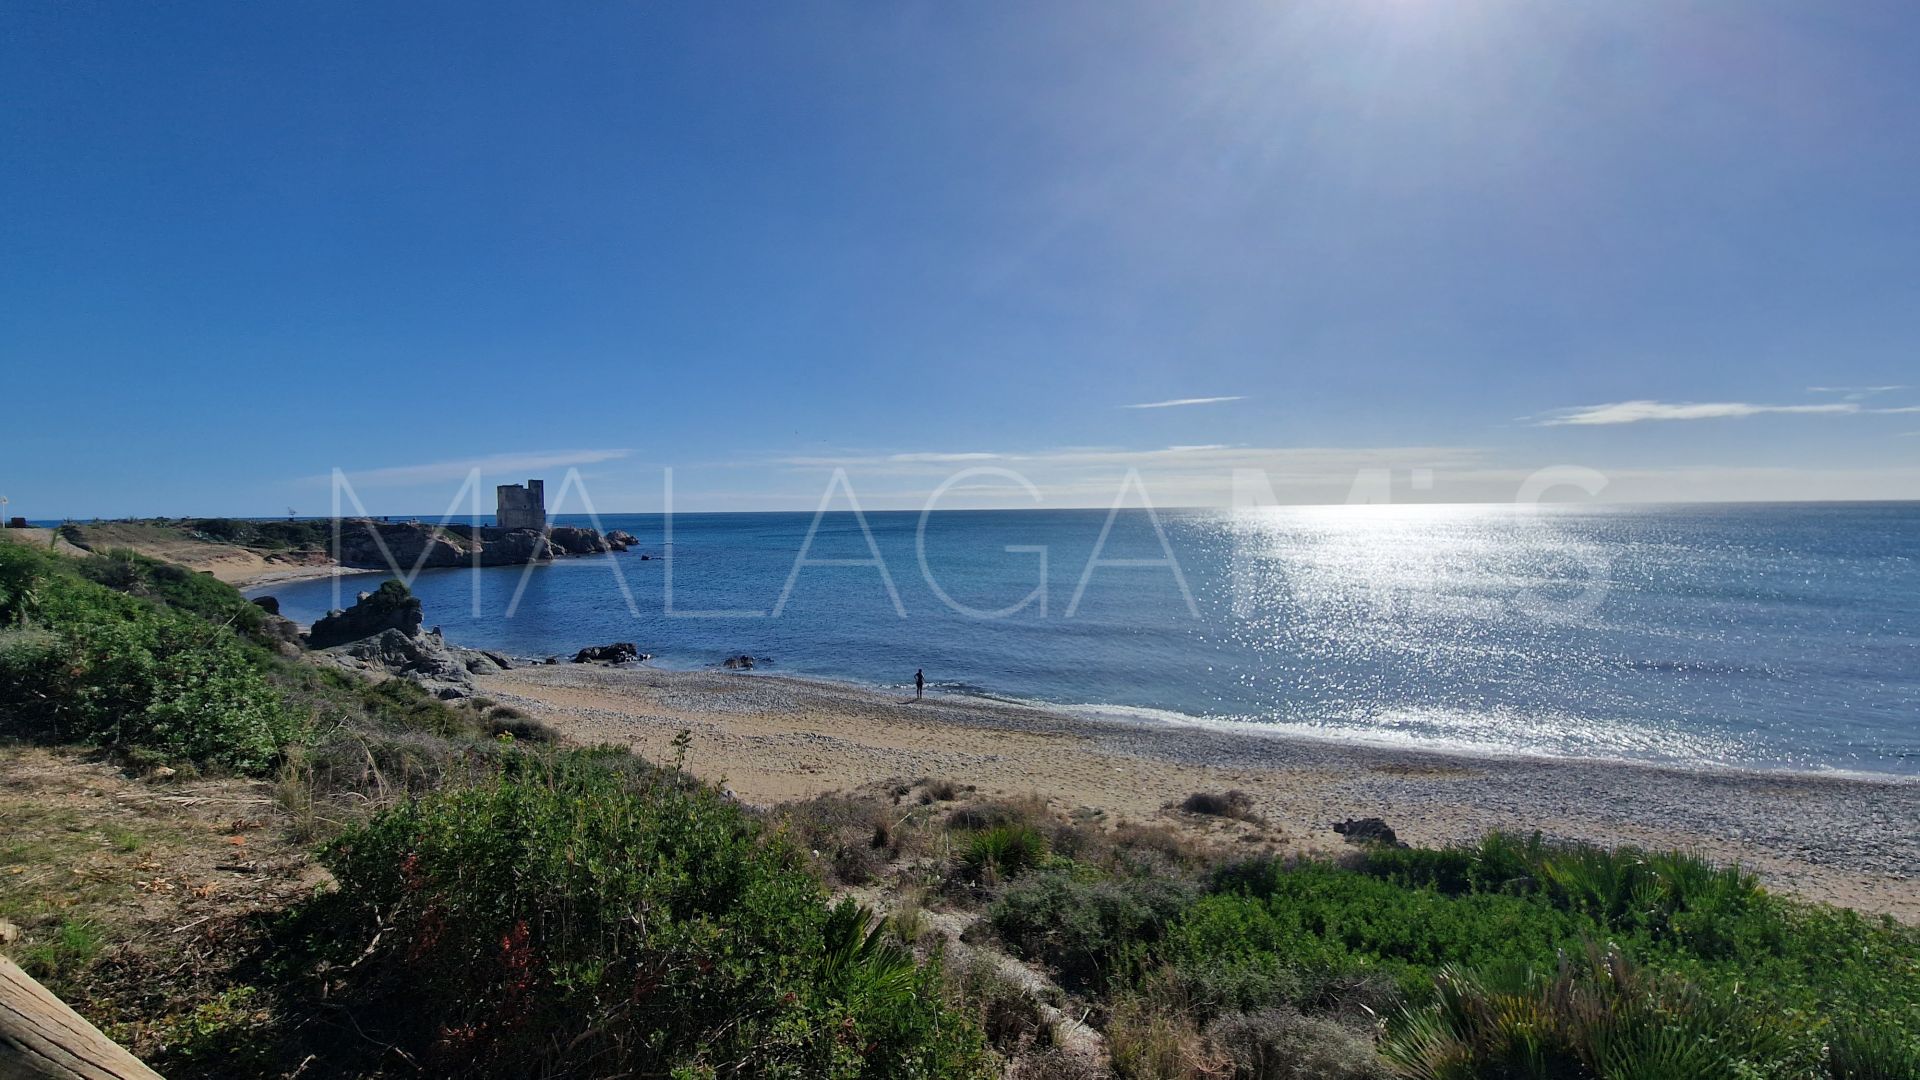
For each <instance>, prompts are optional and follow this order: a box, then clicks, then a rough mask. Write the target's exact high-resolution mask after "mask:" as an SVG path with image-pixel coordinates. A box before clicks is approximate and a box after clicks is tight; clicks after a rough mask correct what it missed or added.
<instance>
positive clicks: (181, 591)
mask: <svg viewBox="0 0 1920 1080" xmlns="http://www.w3.org/2000/svg"><path fill="white" fill-rule="evenodd" d="M74 568H75V569H76V570H78V571H79V573H80V575H81V576H82V577H84V578H86V579H87V580H89V581H92V582H95V583H97V584H100V585H105V586H106V587H107V588H109V589H112V590H114V591H115V592H119V593H125V594H126V595H128V596H137V597H141V598H144V599H149V600H153V601H156V602H158V603H159V604H161V605H163V606H165V607H170V608H172V609H174V610H175V611H179V612H184V613H186V614H189V615H198V616H200V617H201V618H203V619H206V620H207V621H209V622H213V623H219V624H222V625H227V626H232V627H233V628H235V629H236V630H239V631H241V632H243V633H251V632H253V631H256V630H258V629H260V627H261V625H262V624H263V623H264V622H265V621H266V613H265V612H264V611H262V610H260V608H259V606H258V605H256V604H254V603H252V602H251V601H249V600H247V598H246V597H244V596H242V595H240V591H239V590H238V589H235V588H234V587H233V586H231V585H228V584H227V583H226V582H224V581H221V580H219V579H217V578H215V577H214V576H213V575H211V574H202V573H199V572H198V571H194V570H189V569H187V568H186V567H184V566H178V565H175V564H174V563H169V562H162V561H160V560H159V559H153V558H149V557H147V556H145V555H141V554H138V553H136V552H132V551H126V550H122V549H115V550H112V551H108V552H105V553H103V554H96V555H94V556H93V557H92V558H88V559H81V560H78V561H77V562H76V563H75V564H74Z"/></svg>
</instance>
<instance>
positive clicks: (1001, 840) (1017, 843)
mask: <svg viewBox="0 0 1920 1080" xmlns="http://www.w3.org/2000/svg"><path fill="white" fill-rule="evenodd" d="M1046 857H1047V838H1046V837H1044V836H1042V835H1040V830H1038V829H1036V828H1034V827H1033V826H1031V825H994V826H992V827H990V828H986V829H982V830H981V831H979V832H977V833H974V834H973V835H972V836H970V837H968V838H967V846H966V848H965V850H964V851H962V853H961V856H960V861H961V865H963V866H964V867H965V868H966V871H967V873H968V875H969V876H971V877H972V878H973V879H974V880H975V881H978V882H982V883H984V884H989V885H990V884H994V883H996V882H1000V881H1004V880H1006V879H1007V878H1011V877H1017V876H1019V875H1020V874H1023V873H1025V872H1026V871H1028V870H1031V869H1033V868H1034V867H1036V866H1039V865H1040V861H1041V860H1042V859H1045V858H1046Z"/></svg>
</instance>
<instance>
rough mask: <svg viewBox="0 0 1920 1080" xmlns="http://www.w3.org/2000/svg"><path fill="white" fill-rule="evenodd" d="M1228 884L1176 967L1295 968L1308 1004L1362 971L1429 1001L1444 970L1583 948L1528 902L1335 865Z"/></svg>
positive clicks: (1190, 932)
mask: <svg viewBox="0 0 1920 1080" xmlns="http://www.w3.org/2000/svg"><path fill="white" fill-rule="evenodd" d="M1260 866H1264V871H1262V870H1260V869H1259V867H1260ZM1223 880H1234V881H1235V883H1236V885H1237V890H1236V891H1230V892H1222V893H1216V894H1215V895H1212V896H1208V897H1206V898H1204V899H1202V900H1200V901H1199V902H1197V903H1196V904H1194V905H1193V907H1192V908H1190V909H1189V910H1188V911H1187V912H1186V915H1185V917H1184V918H1183V919H1181V920H1180V921H1179V922H1178V923H1177V924H1176V925H1175V926H1174V927H1173V929H1172V932H1171V933H1170V934H1169V936H1168V940H1167V946H1166V956H1167V958H1168V959H1169V960H1170V961H1172V962H1173V964H1174V965H1175V966H1176V967H1177V968H1179V969H1180V970H1181V971H1182V973H1183V974H1190V975H1193V976H1195V977H1206V978H1209V979H1212V980H1214V981H1216V982H1220V983H1223V984H1224V983H1233V982H1235V981H1236V980H1244V981H1246V982H1247V983H1248V984H1249V986H1250V987H1258V986H1261V985H1271V986H1284V985H1285V982H1286V980H1285V977H1284V976H1285V973H1286V971H1287V970H1290V971H1291V973H1292V974H1293V975H1294V976H1295V977H1296V978H1297V979H1298V980H1299V982H1300V985H1301V986H1302V992H1303V993H1305V994H1306V995H1307V996H1308V997H1309V998H1311V997H1312V996H1314V994H1315V992H1316V988H1317V987H1318V986H1320V985H1323V984H1325V983H1327V982H1328V981H1329V980H1331V979H1333V978H1334V977H1336V976H1339V975H1342V974H1345V973H1348V972H1352V971H1355V970H1375V971H1379V972H1381V973H1383V974H1386V975H1388V976H1390V977H1391V978H1393V979H1394V980H1395V981H1396V982H1397V983H1399V984H1400V986H1401V987H1402V989H1403V990H1406V991H1408V992H1411V993H1418V992H1420V991H1421V990H1422V989H1424V988H1425V987H1426V986H1427V984H1428V983H1429V981H1430V978H1431V975H1432V972H1433V970H1434V969H1435V968H1437V967H1439V966H1440V965H1442V964H1485V963H1492V962H1498V961H1502V960H1515V961H1521V960H1527V959H1532V958H1538V957H1542V956H1552V955H1554V953H1555V951H1556V950H1557V949H1561V948H1566V947H1577V946H1578V945H1579V944H1580V942H1581V941H1582V931H1583V929H1584V928H1585V926H1584V924H1583V923H1582V922H1581V921H1580V920H1578V919H1576V918H1574V917H1572V916H1570V915H1568V914H1567V913H1565V912H1561V911H1557V910H1555V909H1553V908H1551V907H1547V906H1545V905H1542V904H1538V903H1535V902H1532V901H1530V900H1529V899H1527V898H1524V897H1517V896H1506V895H1501V894H1493V893H1482V894H1467V895H1463V896H1457V897H1456V896H1447V895H1444V894H1442V893H1439V892H1436V891H1434V890H1431V889H1419V888H1408V887H1405V886H1401V885H1396V884H1393V883H1391V882H1387V881H1382V880H1380V879H1377V878H1373V877H1369V876H1367V875H1364V874H1358V873H1354V872H1352V871H1348V870H1344V869H1341V868H1339V867H1336V866H1332V865H1329V864H1326V863H1318V862H1305V863H1300V864H1298V865H1291V866H1290V865H1287V864H1284V863H1278V862H1267V863H1264V864H1254V865H1253V867H1251V868H1247V869H1243V870H1242V871H1240V877H1239V878H1237V879H1235V877H1234V876H1233V874H1226V875H1223ZM1231 1004H1232V1005H1233V1006H1234V1007H1238V1008H1250V1007H1257V1006H1264V1005H1268V1004H1277V1002H1270V1001H1259V1000H1239V1001H1234V1002H1232V1003H1231Z"/></svg>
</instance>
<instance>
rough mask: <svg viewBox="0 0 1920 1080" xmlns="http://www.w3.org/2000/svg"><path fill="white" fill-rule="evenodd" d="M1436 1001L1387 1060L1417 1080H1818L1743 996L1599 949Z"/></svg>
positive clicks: (1518, 969) (1476, 980)
mask: <svg viewBox="0 0 1920 1080" xmlns="http://www.w3.org/2000/svg"><path fill="white" fill-rule="evenodd" d="M1435 991H1436V992H1435V995H1434V1000H1433V1002H1432V1003H1431V1004H1429V1005H1426V1006H1423V1007H1421V1008H1419V1009H1416V1010H1413V1011H1410V1012H1409V1013H1407V1014H1406V1015H1404V1016H1402V1017H1400V1018H1399V1020H1398V1022H1397V1023H1396V1024H1395V1025H1394V1026H1393V1029H1392V1031H1391V1033H1390V1034H1389V1036H1388V1037H1387V1038H1386V1040H1385V1041H1384V1042H1383V1043H1382V1044H1381V1052H1382V1054H1383V1056H1385V1057H1386V1058H1387V1059H1388V1060H1389V1061H1391V1062H1392V1063H1393V1064H1394V1065H1395V1067H1396V1068H1397V1069H1398V1070H1399V1071H1400V1073H1401V1074H1402V1075H1403V1076H1406V1077H1410V1078H1415V1080H1476V1078H1479V1077H1487V1076H1512V1077H1538V1078H1541V1080H1555V1078H1563V1077H1564V1078H1566V1080H1583V1078H1588V1077H1592V1078H1596V1080H1752V1078H1754V1077H1765V1076H1794V1075H1798V1076H1807V1075H1810V1072H1809V1069H1810V1068H1811V1063H1810V1062H1809V1061H1808V1060H1806V1059H1804V1057H1802V1056H1801V1053H1802V1052H1801V1048H1799V1047H1797V1046H1796V1045H1795V1042H1794V1040H1793V1038H1792V1037H1791V1036H1790V1035H1789V1034H1788V1033H1787V1032H1786V1031H1785V1030H1784V1029H1783V1028H1782V1027H1781V1026H1780V1025H1778V1024H1774V1023H1769V1022H1766V1020H1765V1019H1764V1018H1763V1016H1762V1015H1761V1014H1759V1013H1758V1012H1756V1011H1755V1010H1754V1009H1753V1008H1752V1007H1751V1006H1750V1005H1749V1003H1748V1002H1746V1001H1745V1000H1743V999H1741V998H1739V997H1738V996H1735V995H1713V994H1708V993H1705V992H1703V991H1702V990H1701V989H1700V988H1698V987H1696V986H1693V985H1691V984H1689V983H1688V982H1686V981H1685V980H1683V979H1679V978H1676V977H1673V976H1666V975H1660V974H1657V973H1652V972H1647V971H1644V970H1642V969H1639V968H1637V967H1636V966H1635V965H1634V964H1632V963H1631V962H1629V961H1628V960H1627V959H1626V957H1624V956H1623V955H1621V954H1620V953H1619V952H1617V951H1608V952H1604V953H1603V952H1601V951H1599V950H1597V949H1595V950H1591V951H1589V952H1587V953H1586V954H1584V956H1583V958H1582V959H1580V960H1567V959H1563V960H1561V961H1560V963H1559V964H1558V965H1557V967H1550V968H1546V967H1542V966H1539V965H1512V966H1507V967H1500V968H1494V969H1490V970H1485V971H1468V970H1464V969H1459V968H1454V967H1448V968H1445V969H1443V970H1442V971H1441V972H1440V974H1439V975H1438V977H1437V978H1436V979H1435Z"/></svg>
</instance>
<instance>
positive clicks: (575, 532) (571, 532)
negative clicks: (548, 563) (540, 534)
mask: <svg viewBox="0 0 1920 1080" xmlns="http://www.w3.org/2000/svg"><path fill="white" fill-rule="evenodd" d="M547 539H548V540H549V541H550V542H551V543H552V544H553V546H554V547H557V548H559V549H560V550H561V551H564V552H566V553H567V554H569V555H598V554H601V553H603V552H605V551H606V550H607V542H606V541H605V540H602V539H600V534H599V532H597V531H596V530H593V529H579V528H575V527H573V526H572V525H555V526H553V527H552V528H550V529H548V530H547Z"/></svg>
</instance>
